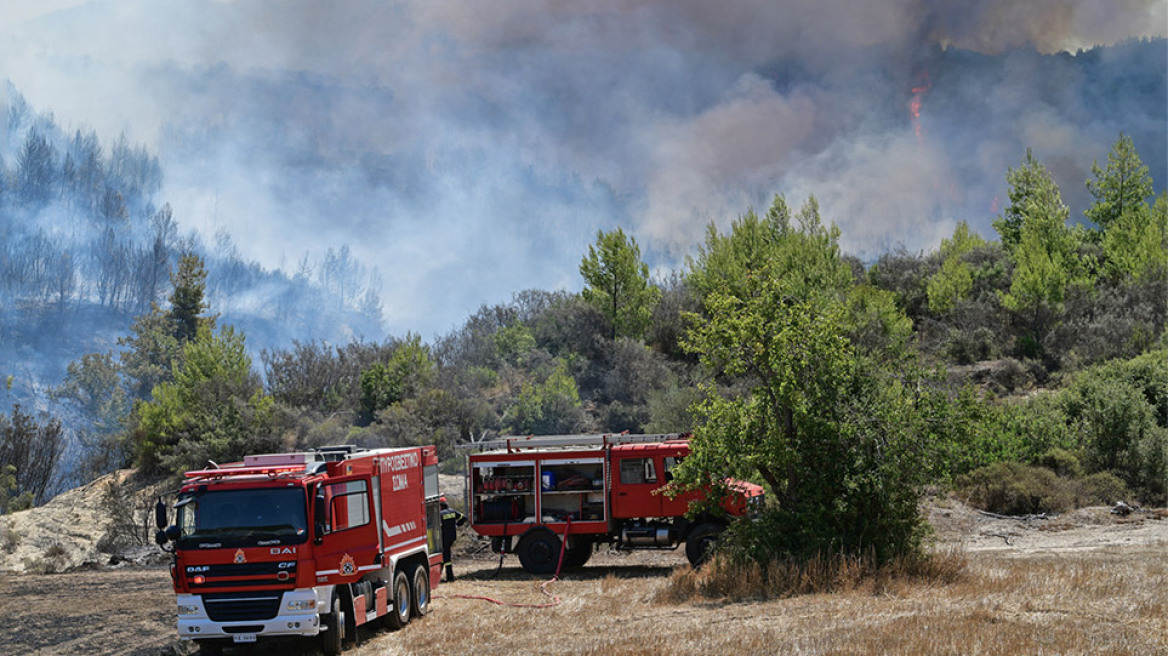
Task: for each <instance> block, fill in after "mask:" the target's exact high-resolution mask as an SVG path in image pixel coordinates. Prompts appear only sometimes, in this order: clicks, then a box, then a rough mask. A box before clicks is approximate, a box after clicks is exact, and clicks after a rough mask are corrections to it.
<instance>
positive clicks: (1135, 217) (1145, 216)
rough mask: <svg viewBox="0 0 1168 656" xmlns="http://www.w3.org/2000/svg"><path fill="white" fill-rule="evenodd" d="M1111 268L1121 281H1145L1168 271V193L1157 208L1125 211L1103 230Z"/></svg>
mask: <svg viewBox="0 0 1168 656" xmlns="http://www.w3.org/2000/svg"><path fill="white" fill-rule="evenodd" d="M1103 256H1104V259H1105V262H1106V268H1107V271H1108V272H1109V273H1110V274H1111V275H1112V276H1113V277H1114V278H1115V279H1117V280H1136V281H1142V280H1145V279H1148V278H1150V277H1154V276H1157V275H1160V276H1163V274H1164V272H1166V271H1168V194H1160V196H1159V198H1157V199H1156V204H1155V206H1153V207H1148V205H1147V204H1146V203H1144V204H1142V205H1139V206H1136V207H1134V208H1130V209H1127V210H1124V213H1123V214H1121V215H1120V216H1119V217H1117V218H1115V219H1113V220H1111V222H1110V223H1109V224H1108V228H1107V231H1106V232H1105V233H1103Z"/></svg>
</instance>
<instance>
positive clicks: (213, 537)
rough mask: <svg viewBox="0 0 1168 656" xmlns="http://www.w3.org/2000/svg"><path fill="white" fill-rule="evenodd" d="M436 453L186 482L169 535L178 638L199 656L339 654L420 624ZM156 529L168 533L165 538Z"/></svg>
mask: <svg viewBox="0 0 1168 656" xmlns="http://www.w3.org/2000/svg"><path fill="white" fill-rule="evenodd" d="M439 499H440V497H439V491H438V456H437V451H436V449H435V448H434V447H433V446H424V447H411V448H403V449H377V450H365V449H359V448H355V447H351V446H340V447H325V448H320V449H316V450H313V451H308V452H303V453H284V454H267V455H254V456H247V457H246V458H244V460H243V461H242V462H239V463H233V464H230V465H225V466H222V467H218V468H214V469H204V470H200V471H193V472H188V473H187V474H186V481H185V484H184V485H183V486H182V488H181V490H180V492H179V495H178V499H177V502H176V503H175V504H174V507H175V509H176V516H175V522H174V524H172V525H170V526H166V525H167V524H168V517H167V515H168V513H167V510H166V507H165V506H164V505H162V504H161V503H160V504H159V506H158V507H157V508H156V515H157V517H156V521H157V522H158V525H159V529H160V530H159V535H158V541H159V543H160V544H166V543H168V542H169V543H173V545H174V548H173V552H174V563H173V565H172V567H171V575H172V577H173V579H174V590H175V592H176V593H177V595H178V599H177V602H178V631H179V636H180V637H181V638H182V639H183V640H194V641H196V642H198V643H199V644H200V647H201V651H202V652H203V653H216V652H218V651H220V650H221V648H222V647H223V646H224V645H227V644H238V643H250V642H255V641H256V640H263V639H266V638H268V637H271V636H304V637H319V639H320V640H321V646H322V647H323V650H324V652H325V653H326V654H329V655H333V654H338V653H340V652H341V650H342V648H343V645H344V640H345V638H346V636H354V635H355V633H356V628H357V627H358V626H361V625H363V624H367V623H369V622H372V621H374V620H378V619H382V618H384V621H385V623H387V624H388V625H389V626H391V627H401V626H402V625H404V624H405V623H407V622H409V621H410V620H411V618H415V617H420V616H422V615H425V614H426V613H427V612H428V611H429V607H430V591H431V589H432V588H434V587H436V586H437V585H438V581H439V579H440V577H441V564H442V545H441V525H440V520H439V512H440V509H439ZM164 526H166V528H162V527H164Z"/></svg>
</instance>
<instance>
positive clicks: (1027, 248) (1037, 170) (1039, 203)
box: [994, 149, 1092, 355]
mask: <svg viewBox="0 0 1168 656" xmlns="http://www.w3.org/2000/svg"><path fill="white" fill-rule="evenodd" d="M1006 180H1007V181H1008V182H1009V184H1010V187H1011V189H1010V199H1011V201H1012V204H1011V206H1010V207H1009V208H1008V209H1007V215H1006V216H1007V219H1008V220H1007V219H1003V220H1001V221H995V222H994V227H995V228H997V230H998V233H999V234H1000V235H1001V237H1002V243H1003V244H1004V245H1007V246H1008V247H1010V248H1011V252H1012V254H1013V256H1014V262H1015V267H1014V276H1013V279H1012V281H1011V284H1010V289H1009V291H1008V292H1005V293H1003V294H1001V301H1002V305H1003V306H1005V307H1006V308H1007V309H1009V310H1011V311H1013V312H1014V313H1015V314H1016V315H1017V316H1018V317H1019V318H1020V320H1021V323H1022V326H1023V329H1024V331H1025V334H1024V336H1023V351H1024V352H1025V353H1026V354H1027V355H1037V354H1039V353H1041V352H1042V348H1043V347H1042V344H1043V341H1044V340H1045V338H1046V336H1047V334H1048V333H1049V332H1050V331H1051V329H1053V328H1054V326H1055V325H1056V323H1057V321H1058V320H1059V317H1060V315H1061V312H1062V309H1063V302H1064V300H1065V298H1066V293H1067V290H1068V288H1069V287H1070V286H1071V285H1072V284H1073V285H1089V284H1090V282H1091V278H1090V269H1091V268H1092V265H1091V263H1089V262H1084V261H1083V258H1081V257H1080V255H1079V246H1080V244H1081V243H1082V241H1083V238H1082V235H1081V232H1080V231H1076V230H1072V229H1071V228H1070V227H1068V226H1067V223H1066V222H1067V218H1068V216H1069V214H1070V212H1069V210H1068V209H1067V206H1066V205H1064V204H1063V202H1062V196H1061V194H1060V193H1059V189H1058V185H1056V184H1055V183H1054V180H1053V179H1051V177H1050V173H1049V172H1048V171H1047V170H1046V167H1045V166H1043V165H1042V163H1041V162H1039V161H1038V160H1036V159H1034V155H1033V154H1032V153H1031V152H1030V150H1029V149H1027V151H1026V161H1025V162H1024V163H1023V166H1022V167H1021V168H1020V169H1017V170H1014V169H1010V172H1009V173H1008V174H1007V176H1006Z"/></svg>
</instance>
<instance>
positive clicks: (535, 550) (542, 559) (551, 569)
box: [516, 528, 560, 574]
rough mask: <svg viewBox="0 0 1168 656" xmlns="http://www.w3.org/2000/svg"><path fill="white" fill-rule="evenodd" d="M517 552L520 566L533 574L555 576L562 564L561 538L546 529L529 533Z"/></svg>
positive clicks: (520, 543) (538, 529) (520, 542)
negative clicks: (557, 568)
mask: <svg viewBox="0 0 1168 656" xmlns="http://www.w3.org/2000/svg"><path fill="white" fill-rule="evenodd" d="M516 551H518V552H519V564H520V565H523V569H525V570H527V571H529V572H531V573H532V574H554V573H555V571H556V567H557V566H558V565H559V564H560V538H559V537H557V536H556V534H555V533H552V532H551V531H550V530H548V529H546V528H537V529H534V530H531V531H529V532H528V533H527V534H526V535H524V536H523V537H522V538H521V539H520V540H519V547H518V548H517V549H516Z"/></svg>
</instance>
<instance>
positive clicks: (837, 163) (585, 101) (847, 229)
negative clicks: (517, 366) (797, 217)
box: [0, 0, 1168, 338]
mask: <svg viewBox="0 0 1168 656" xmlns="http://www.w3.org/2000/svg"><path fill="white" fill-rule="evenodd" d="M1165 36H1168V0H1028V1H1027V2H1016V1H1014V0H873V1H867V2H855V1H847V0H756V1H748V2H729V3H727V2H717V3H715V2H700V1H697V0H644V1H636V0H573V1H568V0H515V1H511V2H453V1H450V0H405V1H401V2H391V1H382V0H335V1H330V2H323V3H322V2H318V1H309V0H5V1H4V3H3V4H2V5H0V80H5V79H6V80H9V81H10V82H11V83H12V85H13V86H14V88H15V89H17V90H18V91H19V92H20V93H21V94H23V95H24V96H25V98H26V99H27V100H28V101H29V103H30V104H31V105H32V106H33V107H35V108H37V109H38V110H41V111H51V112H52V113H53V115H54V116H55V118H56V120H57V122H58V123H59V124H61V125H63V126H65V127H66V128H67V129H69V130H74V129H88V128H92V129H94V130H96V131H97V133H98V135H99V136H100V138H101V139H102V141H103V143H106V144H109V143H112V142H113V141H114V139H116V138H117V136H118V135H119V134H123V133H124V134H125V135H126V136H127V137H128V138H129V139H130V140H131V141H132V142H135V143H141V144H144V145H146V146H147V147H148V148H149V149H151V150H152V151H153V152H156V153H157V154H158V156H159V158H160V161H161V164H162V168H163V171H164V174H165V176H166V181H165V187H164V189H163V191H162V193H161V194H160V198H161V200H163V201H166V202H169V203H170V204H171V205H172V207H173V208H174V213H175V218H176V219H177V220H178V221H179V223H180V225H182V226H183V227H184V228H188V229H193V230H196V231H198V232H199V233H200V234H202V235H203V236H204V238H205V239H206V240H207V242H208V243H213V239H214V235H215V234H216V233H217V232H219V231H221V230H227V231H229V232H230V233H231V235H232V237H233V239H234V241H235V244H236V245H237V247H238V248H239V249H240V251H241V252H242V253H243V255H244V256H246V257H248V258H250V259H254V260H256V261H259V262H260V263H261V264H263V265H264V266H266V267H270V268H277V267H278V268H283V269H284V270H286V271H290V272H291V271H295V269H296V268H297V266H298V264H299V262H300V261H301V260H302V259H303V258H304V257H305V256H306V255H307V256H308V257H309V259H310V260H314V261H318V260H319V259H320V258H321V257H322V256H323V254H324V252H325V251H326V250H327V249H329V248H334V249H338V248H340V247H341V246H342V245H348V246H349V247H350V249H351V250H352V252H353V254H354V255H355V256H357V257H358V258H359V259H360V260H361V261H362V262H363V263H364V264H365V265H366V266H367V267H369V268H371V269H372V268H376V270H377V272H378V275H379V276H380V281H379V282H380V287H381V289H382V299H383V303H384V307H385V320H386V326H387V329H388V332H389V333H390V334H394V335H401V334H404V333H405V332H406V331H412V332H415V333H419V334H421V335H422V336H423V337H426V338H429V337H432V336H435V335H440V334H444V333H446V332H449V331H450V330H452V329H454V328H455V327H457V326H458V325H460V324H461V323H462V322H463V321H464V320H465V319H466V318H467V317H468V316H469V315H470V314H471V313H473V312H474V311H475V310H476V309H477V308H478V307H479V306H480V305H482V304H494V303H505V302H508V301H509V300H510V298H511V295H512V294H513V293H515V292H518V291H521V290H524V289H531V288H538V289H547V290H555V289H567V290H577V289H579V288H580V286H581V284H582V281H581V279H580V276H579V271H578V267H579V263H580V260H581V258H582V257H583V255H584V254H585V253H586V251H587V247H588V245H589V244H591V243H593V242H594V240H595V238H596V234H597V231H600V230H611V229H614V228H616V227H618V226H620V227H622V228H623V229H624V230H625V231H626V232H627V233H629V234H631V235H633V236H634V237H635V238H636V239H637V241H638V243H639V245H640V246H641V249H642V252H643V255H644V256H645V259H646V260H647V261H648V262H649V263H650V264H651V265H652V266H653V268H654V270H655V271H657V272H659V273H662V274H664V273H666V272H668V271H671V270H675V269H678V268H680V267H682V266H683V265H684V261H685V257H686V256H687V255H692V254H693V253H694V252H695V249H696V247H697V246H698V245H699V244H701V242H702V240H703V238H704V236H705V231H706V227H707V225H709V224H710V223H713V224H714V225H715V226H717V227H718V228H719V229H723V230H724V229H726V228H728V227H729V224H730V222H731V221H732V220H733V219H734V218H736V217H738V216H740V215H741V214H743V213H744V212H746V211H747V210H748V209H749V208H752V207H753V208H755V209H756V210H759V211H765V209H766V207H767V206H768V205H769V204H770V201H771V198H772V197H773V196H774V195H775V194H776V193H780V194H783V195H784V196H785V197H786V198H787V200H788V202H789V203H790V204H791V205H794V206H798V205H800V204H801V203H802V202H803V201H804V199H806V198H807V197H808V196H810V195H814V196H815V197H816V198H817V199H818V201H819V202H820V205H821V208H822V215H823V217H824V219H825V220H826V221H828V222H834V223H836V224H837V225H838V226H839V227H840V230H841V245H842V247H843V248H844V250H845V251H848V252H851V253H854V254H857V255H859V256H861V257H863V258H865V259H868V260H871V259H873V258H875V257H876V256H878V255H879V254H880V253H882V252H886V251H888V250H889V249H892V248H896V247H900V246H903V247H905V248H907V249H908V250H910V251H914V252H915V251H919V250H928V249H931V248H935V247H936V245H937V244H939V242H940V240H941V239H942V238H944V237H947V236H949V235H951V234H952V232H953V229H954V227H955V225H956V223H957V222H958V221H962V220H964V221H967V222H969V223H970V225H971V226H973V227H974V228H975V229H976V230H978V231H980V232H982V234H984V235H986V236H989V237H993V236H994V235H993V232H992V228H991V227H990V226H991V222H992V220H993V218H994V217H995V216H996V214H997V213H1000V211H1001V205H1002V201H1003V199H1004V198H1005V192H1006V184H1005V173H1006V169H1007V167H1009V166H1017V165H1018V163H1019V162H1020V161H1022V159H1023V158H1024V156H1025V149H1026V148H1027V147H1032V148H1034V150H1035V155H1036V156H1037V157H1038V158H1039V159H1041V160H1042V161H1044V162H1045V163H1046V164H1047V165H1048V167H1049V168H1050V169H1051V171H1052V173H1053V174H1054V175H1055V179H1056V181H1057V182H1059V184H1060V187H1062V188H1063V194H1064V198H1065V199H1066V200H1067V202H1068V205H1070V206H1072V208H1073V211H1076V210H1077V211H1078V212H1079V213H1080V215H1081V211H1082V209H1083V208H1084V206H1085V203H1087V202H1088V200H1089V198H1088V197H1087V195H1086V191H1085V190H1084V188H1083V182H1084V181H1085V180H1086V179H1087V177H1088V176H1089V173H1090V166H1091V163H1092V162H1093V161H1100V162H1105V160H1106V156H1107V152H1108V151H1109V150H1110V147H1111V145H1112V144H1113V143H1114V142H1115V140H1116V138H1117V137H1118V135H1119V133H1120V132H1125V133H1127V134H1131V135H1133V137H1134V138H1136V140H1137V141H1136V147H1137V149H1139V150H1140V152H1141V154H1143V155H1144V157H1145V160H1150V161H1149V162H1148V163H1149V165H1150V167H1151V168H1152V170H1153V175H1154V176H1155V175H1156V174H1157V173H1159V174H1160V175H1159V177H1158V178H1157V179H1156V186H1157V189H1163V188H1164V183H1165V180H1164V177H1165V173H1166V172H1168V164H1166V163H1165V162H1164V161H1163V160H1165V159H1168V155H1166V154H1165V145H1164V142H1165V141H1166V140H1168V137H1166V136H1165V133H1166V132H1168V126H1165V120H1164V119H1163V107H1164V106H1165V104H1168V98H1163V97H1162V98H1160V100H1161V101H1163V102H1161V103H1157V102H1156V101H1155V97H1154V96H1153V98H1152V101H1151V103H1150V104H1151V105H1152V106H1153V107H1152V109H1150V110H1149V109H1147V107H1146V106H1147V105H1149V103H1148V102H1147V98H1143V101H1144V102H1143V103H1142V104H1140V103H1125V102H1123V100H1124V98H1123V96H1124V94H1127V93H1128V92H1129V91H1128V88H1127V87H1125V86H1124V85H1125V84H1126V81H1128V80H1129V78H1131V77H1132V76H1130V75H1129V73H1128V72H1127V71H1126V70H1121V69H1124V68H1130V66H1128V64H1127V62H1128V61H1129V60H1123V59H1117V61H1120V64H1122V66H1121V65H1120V64H1117V65H1116V67H1115V68H1116V70H1112V69H1109V68H1108V67H1107V64H1108V61H1107V58H1108V57H1109V56H1110V55H1108V54H1107V53H1104V55H1102V56H1101V63H1099V64H1097V65H1095V66H1094V68H1091V69H1090V70H1091V71H1093V72H1092V73H1090V74H1086V73H1084V72H1083V71H1084V70H1086V69H1085V68H1084V67H1083V66H1082V65H1080V64H1077V63H1076V62H1075V61H1074V58H1073V57H1071V54H1073V53H1077V52H1078V51H1079V50H1081V49H1090V48H1092V47H1095V46H1114V45H1116V44H1121V45H1122V44H1123V43H1125V42H1127V41H1128V40H1130V39H1133V38H1136V39H1159V38H1163V37H1165ZM1163 43H1164V42H1162V41H1161V42H1160V44H1161V45H1160V46H1158V47H1163V45H1162V44H1163ZM1058 53H1068V54H1066V56H1059V55H1058ZM1048 55H1054V56H1053V57H1052V56H1048ZM1116 57H1117V58H1118V57H1119V55H1116ZM1158 61H1159V60H1156V61H1154V62H1153V63H1151V64H1149V65H1151V66H1155V67H1156V68H1155V69H1154V70H1153V71H1152V75H1153V79H1155V78H1156V77H1157V76H1158V77H1159V79H1162V78H1163V77H1164V76H1165V75H1168V71H1164V70H1163V69H1162V68H1160V67H1161V66H1162V65H1161V64H1159V63H1158ZM1107 76H1111V77H1107ZM1100 77H1107V79H1106V80H1105V81H1106V84H1105V85H1104V86H1098V84H1099V83H1098V79H1097V78H1100ZM1133 79H1135V80H1136V81H1135V82H1133V83H1132V84H1133V86H1132V90H1131V91H1130V93H1132V94H1133V96H1139V94H1140V93H1143V92H1146V91H1147V87H1148V85H1147V84H1146V79H1147V77H1146V74H1145V77H1143V78H1140V77H1138V76H1136V77H1135V78H1133ZM1141 80H1142V81H1141ZM1093 84H1094V85H1096V86H1092V85H1093ZM1153 86H1155V85H1153ZM1097 88H1106V89H1110V90H1111V92H1112V93H1114V94H1118V95H1119V96H1120V97H1119V98H1118V99H1116V98H1101V97H1099V96H1100V95H1103V94H1099V93H1096V91H1095V90H1096V89H1097ZM1161 88H1163V87H1162V86H1160V87H1157V88H1156V89H1155V90H1154V93H1159V91H1158V89H1161ZM1141 90H1142V91H1141ZM1129 104H1130V105H1132V106H1133V107H1129V106H1128V105H1129ZM1157 104H1158V105H1159V107H1156V105H1157ZM1135 105H1139V106H1138V107H1137V106H1135ZM0 138H3V137H0Z"/></svg>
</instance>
